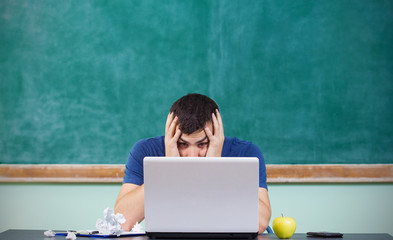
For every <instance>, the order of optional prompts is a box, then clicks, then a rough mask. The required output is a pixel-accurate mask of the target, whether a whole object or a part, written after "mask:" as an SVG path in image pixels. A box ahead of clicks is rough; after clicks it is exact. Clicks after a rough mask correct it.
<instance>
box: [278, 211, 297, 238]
mask: <svg viewBox="0 0 393 240" xmlns="http://www.w3.org/2000/svg"><path fill="white" fill-rule="evenodd" d="M295 230H296V222H295V219H293V218H291V217H284V215H283V214H281V217H276V218H275V219H274V220H273V231H274V233H275V234H276V235H277V237H279V238H290V237H292V235H293V234H294V233H295Z"/></svg>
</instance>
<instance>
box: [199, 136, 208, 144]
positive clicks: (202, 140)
mask: <svg viewBox="0 0 393 240" xmlns="http://www.w3.org/2000/svg"><path fill="white" fill-rule="evenodd" d="M206 138H207V136H205V137H204V138H203V139H201V140H199V141H198V142H197V143H201V142H204V141H205V140H206Z"/></svg>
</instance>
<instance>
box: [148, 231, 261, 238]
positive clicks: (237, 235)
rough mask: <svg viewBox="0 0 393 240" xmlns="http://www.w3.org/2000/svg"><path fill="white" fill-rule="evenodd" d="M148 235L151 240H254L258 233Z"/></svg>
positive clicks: (153, 233)
mask: <svg viewBox="0 0 393 240" xmlns="http://www.w3.org/2000/svg"><path fill="white" fill-rule="evenodd" d="M146 235H147V236H148V237H149V238H151V239H176V238H177V239H179V238H188V239H197V238H204V239H206V238H210V239H254V238H256V237H257V236H258V233H257V232H255V233H225V232H223V233H203V232H146Z"/></svg>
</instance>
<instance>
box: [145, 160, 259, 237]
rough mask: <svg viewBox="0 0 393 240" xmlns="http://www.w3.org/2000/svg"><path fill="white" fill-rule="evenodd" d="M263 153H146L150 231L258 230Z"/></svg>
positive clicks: (148, 224) (147, 223) (146, 193)
mask: <svg viewBox="0 0 393 240" xmlns="http://www.w3.org/2000/svg"><path fill="white" fill-rule="evenodd" d="M258 164H259V162H258V159H257V158H246V157H240V158H208V157H205V158H195V157H187V158H180V157H178V158H175V157H145V159H144V184H145V185H144V187H145V228H146V232H183V233H188V232H192V233H205V232H208V233H230V232H235V233H248V232H250V233H255V232H258V179H259V176H258V175H259V171H258V169H259V165H258Z"/></svg>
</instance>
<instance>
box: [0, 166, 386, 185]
mask: <svg viewBox="0 0 393 240" xmlns="http://www.w3.org/2000/svg"><path fill="white" fill-rule="evenodd" d="M124 168H125V166H124V165H122V164H110V165H83V164H76V165H70V164H69V165H64V164H39V165H16V164H4V165H0V182H11V183H121V182H122V180H123V175H124ZM266 171H267V176H268V179H267V182H268V183H392V182H393V164H336V165H332V164H317V165H267V166H266Z"/></svg>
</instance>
